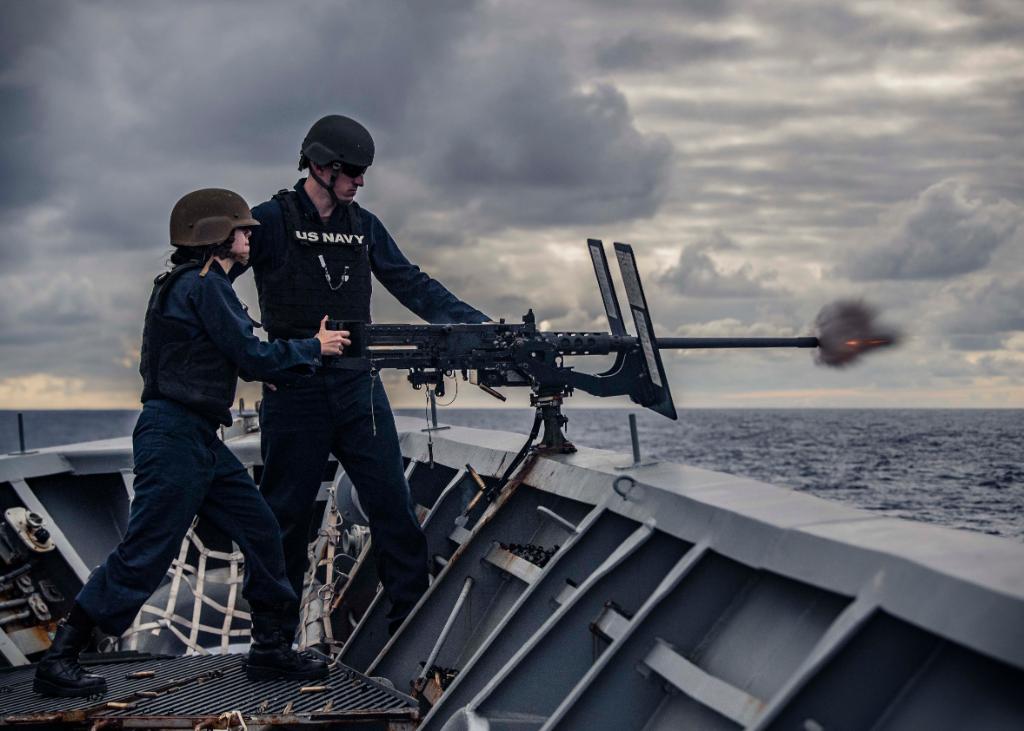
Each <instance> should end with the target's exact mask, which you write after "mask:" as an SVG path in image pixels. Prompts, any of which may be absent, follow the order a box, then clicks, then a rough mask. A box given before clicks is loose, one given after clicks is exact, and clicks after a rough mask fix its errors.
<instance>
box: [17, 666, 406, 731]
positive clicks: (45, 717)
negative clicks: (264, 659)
mask: <svg viewBox="0 0 1024 731" xmlns="http://www.w3.org/2000/svg"><path fill="white" fill-rule="evenodd" d="M244 663H245V655H205V656H193V657H173V658H153V657H145V658H144V659H139V660H133V659H129V660H127V661H119V662H113V663H90V664H89V666H88V669H89V672H93V673H98V674H100V675H102V676H104V677H105V678H106V679H107V687H108V691H107V693H106V695H104V696H102V697H94V698H45V697H43V696H40V695H37V694H36V693H35V692H33V690H32V676H33V673H34V672H35V668H34V666H25V667H20V668H13V669H10V670H7V671H4V672H0V727H9V726H22V725H33V726H34V725H38V724H45V725H47V726H52V725H86V726H91V727H93V728H230V727H242V726H246V725H248V726H252V725H256V726H260V725H282V724H287V725H310V724H313V725H328V724H329V725H340V724H353V725H357V726H359V728H380V729H393V730H395V731H397V730H398V729H409V728H413V727H414V726H415V725H416V723H417V721H418V720H419V715H418V707H417V704H416V701H415V700H413V699H412V698H410V697H409V696H407V695H404V694H403V693H399V692H397V691H395V690H393V689H391V688H389V687H387V686H385V685H382V684H381V683H378V682H376V681H374V680H371V679H370V678H368V677H366V676H365V675H362V674H360V673H358V672H356V671H355V670H352V669H351V668H348V667H345V666H344V665H337V666H335V667H334V668H332V669H331V674H330V676H329V677H328V678H326V679H325V680H318V681H315V682H301V681H291V680H277V681H261V682H250V681H249V680H247V679H246V677H245V664H244Z"/></svg>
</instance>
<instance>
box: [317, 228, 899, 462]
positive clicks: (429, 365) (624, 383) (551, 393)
mask: <svg viewBox="0 0 1024 731" xmlns="http://www.w3.org/2000/svg"><path fill="white" fill-rule="evenodd" d="M587 246H588V248H589V251H590V257H591V260H592V261H593V265H594V272H595V274H596V275H597V282H598V287H599V288H600V291H601V299H602V301H603V303H604V309H605V313H606V314H607V316H608V324H609V329H610V331H609V332H575V331H571V332H548V331H541V330H538V329H537V325H536V320H535V317H534V315H533V311H532V310H530V311H529V312H528V313H527V314H526V316H525V317H524V318H523V322H522V323H515V324H512V323H506V322H505V321H504V320H502V321H501V322H498V323H484V324H479V325H365V324H363V323H344V322H340V321H332V322H330V323H328V327H329V328H332V329H345V330H348V331H349V332H350V333H351V340H352V345H351V346H349V347H348V348H346V351H345V355H344V356H343V357H342V358H340V359H339V361H340V362H338V363H337V364H336V365H337V366H339V367H343V368H352V369H359V370H380V369H383V368H397V369H403V370H408V371H409V375H408V379H409V382H410V383H412V385H413V387H414V388H420V387H423V386H426V387H427V388H428V389H432V390H433V391H434V392H435V393H436V394H437V395H438V396H443V395H444V378H445V376H454V375H456V374H461V375H462V377H463V379H464V380H471V381H472V382H473V383H475V384H476V385H478V386H480V387H481V388H482V389H483V390H485V391H486V392H487V393H489V394H491V395H492V396H495V397H496V398H499V399H501V400H502V401H504V400H505V397H504V396H503V395H502V394H500V393H498V392H497V391H496V390H495V389H496V388H500V387H504V386H528V387H529V388H530V389H531V390H532V394H531V396H530V405H531V406H533V407H535V408H536V409H537V418H536V420H535V422H534V429H533V431H532V433H531V438H530V442H532V440H533V439H534V438H535V437H536V436H537V432H538V431H539V426H540V425H541V424H543V425H544V436H543V439H542V442H541V444H540V445H539V446H540V447H543V448H550V449H556V450H560V451H574V449H575V448H574V447H573V446H572V444H571V443H569V442H568V441H567V440H566V438H565V436H564V435H563V434H562V427H563V426H564V425H565V424H566V423H567V419H566V417H565V416H563V415H562V413H561V404H562V400H563V399H564V398H565V397H566V396H570V395H572V393H573V391H574V390H575V389H579V390H580V391H584V392H586V393H590V394H593V395H595V396H623V395H625V396H629V397H630V398H631V399H632V400H633V402H635V403H637V404H640V405H641V406H645V407H647V408H649V409H651V410H653V411H656V412H658V413H659V414H662V415H664V416H667V417H668V418H670V419H675V418H676V410H675V405H674V403H673V401H672V392H671V390H670V389H669V384H668V380H667V378H666V376H665V368H664V365H663V363H662V360H661V354H660V351H661V350H667V349H695V348H779V347H791V348H818V349H819V353H818V361H819V362H821V363H824V364H826V365H842V364H845V363H847V362H849V361H850V360H852V359H853V358H854V357H856V356H857V355H858V354H859V353H861V352H863V351H864V350H866V349H869V348H872V347H877V346H880V345H889V344H891V343H893V342H894V341H895V338H894V336H892V335H883V334H878V333H875V332H872V328H873V324H872V315H871V313H870V312H869V311H868V310H866V308H864V307H863V306H862V305H857V304H851V303H846V304H843V303H840V304H838V305H832V306H831V308H832V310H831V311H830V310H829V308H826V309H825V310H823V311H822V314H821V315H819V318H818V326H819V327H818V329H819V335H818V336H817V337H798V338H659V337H657V336H656V335H655V333H654V326H653V318H652V317H651V315H650V310H649V308H648V306H647V299H646V297H645V296H644V290H643V286H642V285H641V284H640V276H639V274H638V271H637V266H636V257H635V256H634V255H633V249H632V247H631V246H629V245H628V244H620V243H616V244H615V255H616V258H617V260H618V263H619V269H620V271H621V273H622V281H623V284H624V286H625V289H626V298H627V300H628V303H629V309H630V311H631V312H632V315H633V322H634V324H635V327H636V333H637V335H636V336H635V337H633V336H630V335H628V334H627V333H626V327H625V323H624V321H623V317H622V311H621V309H620V307H619V301H618V297H617V296H616V294H615V286H614V284H613V283H612V278H611V272H610V270H609V268H608V260H607V258H606V257H605V253H604V244H603V243H602V242H601V241H599V240H596V239H589V240H588V241H587ZM858 308H859V309H858ZM823 320H824V321H823ZM610 353H614V354H615V355H616V357H615V362H614V363H613V364H612V366H611V368H609V369H608V370H607V371H604V372H602V373H596V374H591V373H583V372H580V371H577V370H575V369H574V368H573V367H572V366H567V365H565V363H564V361H563V359H564V357H565V356H576V355H605V354H610Z"/></svg>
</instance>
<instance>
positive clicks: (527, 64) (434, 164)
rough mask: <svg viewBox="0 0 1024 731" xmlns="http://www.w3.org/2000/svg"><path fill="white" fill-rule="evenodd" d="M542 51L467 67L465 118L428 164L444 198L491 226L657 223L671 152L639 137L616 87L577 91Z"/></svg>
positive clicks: (663, 143)
mask: <svg viewBox="0 0 1024 731" xmlns="http://www.w3.org/2000/svg"><path fill="white" fill-rule="evenodd" d="M544 47H547V43H546V41H540V42H536V44H535V46H533V45H531V46H527V47H526V48H519V49H515V50H514V51H504V50H503V51H499V52H498V53H497V54H496V56H495V57H493V58H490V59H488V63H487V64H485V65H484V66H483V67H482V68H481V67H479V66H478V67H472V66H469V65H467V66H466V67H465V69H464V73H466V74H467V78H464V79H460V82H461V83H460V86H462V87H464V88H466V89H467V91H466V92H465V93H464V94H463V97H462V107H461V108H462V110H464V111H465V112H468V113H464V114H462V115H459V116H458V117H456V118H454V119H452V120H450V121H449V122H448V124H447V130H446V134H444V135H443V136H440V137H439V139H440V140H441V143H440V145H439V149H438V152H437V156H436V158H435V157H434V156H433V155H430V156H429V158H428V163H427V164H428V165H429V167H430V169H432V170H436V171H438V173H439V178H440V180H439V182H440V183H441V186H440V195H441V196H442V199H443V200H444V201H445V202H448V203H449V204H450V205H461V207H462V208H463V209H465V210H466V211H467V212H475V214H476V215H480V216H483V217H485V219H487V220H489V221H491V222H493V224H492V225H501V224H504V225H526V226H536V225H542V224H563V225H564V224H575V223H590V224H599V223H606V222H609V221H619V220H629V219H632V218H637V217H644V216H650V215H652V214H653V213H654V211H655V210H656V209H657V206H658V204H659V202H660V201H661V200H662V199H663V197H664V194H665V189H664V185H665V181H666V177H667V173H668V167H669V165H670V164H671V160H672V145H671V144H670V143H669V141H668V140H667V139H666V138H664V137H663V136H657V135H645V134H642V133H640V132H638V131H637V129H636V127H635V125H634V120H633V117H632V113H631V112H630V109H629V105H628V103H627V102H626V99H625V97H624V96H623V95H622V94H621V93H620V92H619V91H618V90H617V89H615V88H614V87H612V86H610V85H608V84H598V85H595V86H594V87H593V88H590V89H579V88H576V85H575V84H574V80H573V78H572V77H571V76H569V75H568V73H567V72H566V71H565V70H563V69H560V68H559V65H558V64H557V63H556V64H554V65H552V64H551V54H550V53H548V54H547V55H543V54H542V53H540V51H541V50H542V48H544ZM503 68H508V69H514V72H512V73H509V72H505V71H501V70H499V69H503ZM470 215H473V214H472V213H471V214H470Z"/></svg>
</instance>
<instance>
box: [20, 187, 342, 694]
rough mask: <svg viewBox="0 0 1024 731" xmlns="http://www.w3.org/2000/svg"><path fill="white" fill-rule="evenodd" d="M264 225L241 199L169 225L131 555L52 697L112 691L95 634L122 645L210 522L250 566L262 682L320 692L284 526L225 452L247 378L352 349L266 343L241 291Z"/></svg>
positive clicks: (290, 372) (178, 211)
mask: <svg viewBox="0 0 1024 731" xmlns="http://www.w3.org/2000/svg"><path fill="white" fill-rule="evenodd" d="M259 225H260V224H259V221H256V220H255V219H253V218H252V216H251V214H250V212H249V206H248V204H247V203H246V202H245V201H244V200H243V199H242V197H241V196H240V195H238V194H237V193H233V192H231V191H229V190H221V189H215V188H209V189H204V190H198V191H194V192H192V193H189V194H188V195H186V196H185V197H183V198H182V199H181V200H180V201H178V203H177V205H175V207H174V210H173V211H172V213H171V224H170V228H171V244H172V245H173V246H174V247H175V251H174V253H173V254H172V256H171V263H172V264H173V265H174V268H173V269H172V270H171V271H170V272H165V273H164V274H161V275H160V276H159V277H157V278H156V280H155V286H154V287H153V293H152V295H151V297H150V300H149V307H148V309H147V311H146V321H145V327H144V330H143V335H142V354H141V355H142V357H141V363H140V366H139V370H140V372H141V374H142V380H143V388H142V413H141V414H140V416H139V419H138V422H137V423H136V425H135V431H134V433H133V434H132V451H133V457H134V462H135V483H134V490H135V498H134V500H133V501H132V506H131V515H130V517H129V520H128V528H127V530H126V532H125V535H124V538H123V539H122V540H121V543H120V544H119V545H118V546H117V548H115V549H114V550H113V552H111V554H110V555H109V556H108V557H107V559H106V561H105V562H104V564H103V565H102V566H100V567H99V568H98V569H97V570H96V571H95V572H94V573H93V574H92V576H91V577H90V578H89V580H88V582H87V583H86V585H85V586H84V587H83V588H82V590H81V592H79V594H78V596H77V597H76V598H75V602H74V605H73V607H72V609H71V612H70V614H69V616H68V617H67V619H66V620H64V621H62V622H61V623H60V624H59V626H58V628H57V634H56V636H55V637H54V639H53V644H52V645H51V647H50V649H49V651H48V652H47V653H46V655H45V656H44V657H43V659H42V660H41V661H40V663H39V665H38V667H37V668H36V674H35V682H34V688H35V690H36V691H37V692H39V693H43V694H44V695H54V696H89V695H94V694H98V693H103V692H105V691H106V682H105V680H104V679H103V677H102V676H99V675H94V674H90V673H87V672H85V671H84V670H83V669H82V666H81V665H80V664H79V662H78V656H79V653H80V652H81V651H82V649H83V648H84V647H85V646H86V645H87V644H88V642H89V639H90V637H91V635H92V631H93V628H94V627H97V626H98V627H99V628H100V629H101V630H103V631H104V632H106V633H107V634H110V635H114V636H119V635H121V634H122V633H123V632H124V631H125V630H126V629H127V628H128V627H129V626H130V625H131V622H132V620H133V619H134V618H135V615H136V614H137V613H138V611H139V609H140V608H141V607H142V604H143V603H144V602H145V601H146V600H147V599H148V598H149V596H150V595H151V594H152V593H153V591H154V590H155V589H156V588H157V586H158V585H159V584H160V581H161V580H162V579H163V577H164V573H165V572H166V570H167V567H168V566H169V565H170V563H171V560H172V559H173V558H174V556H175V555H177V553H178V551H179V550H180V547H181V541H182V538H183V537H184V536H185V534H186V532H187V531H188V529H189V527H190V526H191V525H192V520H193V518H194V517H195V516H196V515H197V514H198V515H200V516H202V518H203V520H208V521H210V522H211V523H212V524H213V525H214V526H215V527H216V528H217V529H218V530H219V531H221V532H222V533H224V534H225V535H227V536H229V537H230V538H231V539H232V540H233V541H234V542H235V543H236V544H238V547H239V548H240V549H241V551H242V553H243V554H244V555H245V579H244V583H243V585H242V594H243V596H245V597H246V599H247V600H248V602H249V607H250V609H251V612H252V646H251V648H250V652H249V659H248V663H247V668H246V672H247V675H248V677H249V678H250V679H252V680H258V679H271V678H289V679H294V680H311V679H314V678H319V677H323V676H325V675H326V674H327V665H326V663H325V662H324V661H323V660H322V659H316V658H313V657H310V656H308V655H305V654H299V653H296V652H295V651H294V650H292V648H291V637H290V635H289V636H288V638H287V639H285V636H284V634H283V633H282V621H283V619H284V615H283V612H284V609H285V607H290V606H292V605H294V603H295V601H296V599H295V593H294V591H293V590H292V587H291V585H290V584H289V582H288V579H287V577H286V576H285V572H284V555H283V553H282V549H281V542H280V540H279V538H278V528H277V522H276V520H275V519H274V515H273V513H272V512H271V511H270V508H268V507H267V504H266V502H264V500H263V498H262V496H261V495H260V493H259V491H258V490H257V488H256V485H255V483H254V482H253V480H252V478H251V477H250V476H249V473H248V472H246V470H245V468H244V467H243V466H242V465H241V463H240V462H239V461H238V458H237V457H235V456H234V454H233V453H232V452H231V451H230V450H229V449H228V448H227V447H226V446H225V445H224V443H223V442H222V441H221V440H220V439H219V438H218V434H217V427H218V425H219V424H225V425H229V424H231V412H230V407H231V404H232V403H233V402H234V400H235V387H236V385H237V381H238V377H239V374H240V373H241V375H242V377H243V378H246V379H247V380H268V381H274V380H281V381H285V380H287V379H288V378H296V377H302V376H303V375H304V374H308V373H310V372H312V371H313V370H314V366H317V365H319V364H320V362H321V357H322V356H337V355H339V354H340V353H341V351H342V349H343V347H344V346H345V345H348V344H350V343H349V341H348V339H347V338H345V337H344V334H343V333H340V332H337V331H328V330H326V329H325V327H321V328H320V329H319V331H316V332H314V333H312V334H311V335H310V337H308V338H304V339H298V340H277V341H275V342H273V343H265V342H262V341H260V340H259V338H257V337H256V336H255V335H253V328H252V320H251V319H250V318H249V316H248V314H247V313H246V312H245V309H244V307H243V305H242V303H241V302H240V301H239V299H238V297H237V295H236V294H235V291H234V289H233V288H232V284H231V279H230V276H229V271H231V269H232V268H233V267H234V265H235V264H244V263H245V262H246V261H247V260H248V256H249V237H250V235H251V231H252V230H253V228H254V227H256V226H259Z"/></svg>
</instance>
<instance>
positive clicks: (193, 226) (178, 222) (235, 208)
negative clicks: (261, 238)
mask: <svg viewBox="0 0 1024 731" xmlns="http://www.w3.org/2000/svg"><path fill="white" fill-rule="evenodd" d="M259 225H260V222H259V221H257V220H256V219H255V218H253V217H252V212H251V211H250V210H249V204H248V203H246V202H245V199H244V198H243V197H242V196H240V195H238V193H235V192H233V191H230V190H224V189H223V188H203V189H202V190H195V191H192V192H191V193H188V194H187V195H185V196H184V197H182V199H181V200H180V201H178V202H177V203H175V204H174V209H173V210H172V211H171V245H172V246H209V245H211V244H219V243H221V242H224V241H227V239H228V237H229V236H231V232H232V231H234V230H235V229H236V228H242V227H248V226H259Z"/></svg>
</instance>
